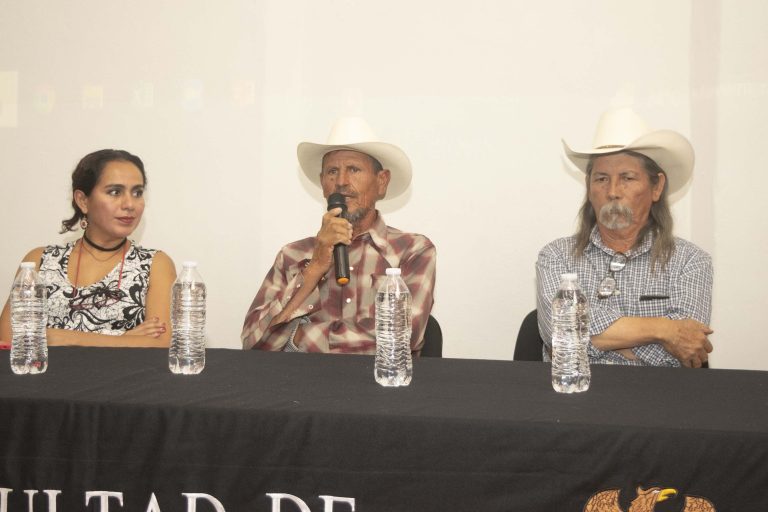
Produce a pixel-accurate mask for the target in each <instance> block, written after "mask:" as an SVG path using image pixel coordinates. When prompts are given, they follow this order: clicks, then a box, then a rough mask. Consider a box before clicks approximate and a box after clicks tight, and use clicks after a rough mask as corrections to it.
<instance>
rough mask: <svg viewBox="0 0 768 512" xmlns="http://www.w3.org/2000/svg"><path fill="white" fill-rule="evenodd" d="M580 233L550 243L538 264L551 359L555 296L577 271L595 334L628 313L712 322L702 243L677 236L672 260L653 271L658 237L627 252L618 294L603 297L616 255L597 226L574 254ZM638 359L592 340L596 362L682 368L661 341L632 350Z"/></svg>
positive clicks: (618, 279)
mask: <svg viewBox="0 0 768 512" xmlns="http://www.w3.org/2000/svg"><path fill="white" fill-rule="evenodd" d="M575 244H576V238H575V237H567V238H560V239H558V240H555V241H554V242H551V243H550V244H548V245H547V246H546V247H544V248H543V249H542V250H541V252H540V253H539V259H538V261H537V262H536V277H537V290H538V291H537V308H538V318H539V331H540V333H541V337H542V338H543V339H544V343H545V345H546V347H545V354H544V358H545V360H548V359H549V358H548V355H547V353H546V351H547V350H551V343H552V341H551V340H552V328H551V325H550V324H551V321H552V299H553V298H554V296H555V293H557V289H558V287H559V286H560V274H564V273H568V272H574V273H576V274H578V276H579V283H580V284H581V288H582V290H584V293H585V294H586V296H587V299H588V300H589V306H590V334H591V335H592V336H596V335H598V334H600V333H602V332H603V331H604V330H605V329H607V328H608V327H609V326H610V325H611V324H612V323H613V322H615V321H616V320H618V319H619V318H621V317H624V316H638V317H667V318H671V319H673V320H680V319H683V318H693V319H694V320H698V321H699V322H702V323H705V324H709V317H710V313H711V307H712V306H711V303H712V259H711V258H710V256H709V254H707V253H706V252H704V251H703V250H701V249H699V248H698V247H697V246H696V245H694V244H692V243H690V242H687V241H685V240H683V239H681V238H675V250H674V252H673V253H672V258H671V260H670V261H669V263H668V264H667V266H666V267H665V268H663V269H660V268H658V267H659V265H657V269H656V271H655V272H651V246H652V237H651V236H650V235H648V236H647V237H646V239H645V240H644V241H643V243H642V244H640V245H639V246H638V247H635V248H633V249H632V250H631V251H629V252H628V253H626V255H627V258H628V261H627V265H626V267H625V268H624V269H623V270H621V271H620V272H617V273H615V274H614V277H615V278H616V288H617V289H618V290H619V292H620V293H619V294H618V295H613V296H611V297H609V298H606V299H601V298H599V297H598V295H597V289H598V285H599V284H600V281H602V279H603V278H604V277H605V276H606V275H607V274H608V263H609V262H610V260H611V258H612V257H613V255H614V254H615V251H613V250H612V249H609V248H608V247H606V246H605V244H603V241H602V239H601V238H600V232H599V231H598V229H597V227H595V228H594V229H593V230H592V234H591V236H590V243H589V245H588V246H587V248H586V250H585V252H584V255H583V256H580V257H578V258H576V257H574V255H573V248H574V246H575ZM632 350H633V352H634V353H635V355H636V356H637V358H638V359H637V360H634V361H633V360H629V359H626V358H625V357H623V356H621V355H620V354H619V353H617V352H614V351H603V350H599V349H597V348H595V347H594V346H592V345H591V344H590V346H589V359H590V362H591V363H603V364H624V365H652V366H680V362H679V361H678V360H677V359H675V358H674V357H673V356H672V355H671V354H669V352H667V351H666V350H664V348H663V347H662V346H661V344H660V343H651V344H648V345H643V346H640V347H635V348H634V349H632Z"/></svg>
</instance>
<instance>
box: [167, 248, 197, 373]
mask: <svg viewBox="0 0 768 512" xmlns="http://www.w3.org/2000/svg"><path fill="white" fill-rule="evenodd" d="M171 329H172V332H171V348H170V350H169V352H168V366H169V368H170V369H171V371H172V372H173V373H181V374H196V373H200V372H201V371H203V368H204V367H205V283H203V279H202V277H200V274H199V273H198V272H197V263H196V262H193V261H185V262H184V263H182V270H181V273H180V274H179V277H178V278H177V279H176V281H175V282H174V283H173V291H172V294H171Z"/></svg>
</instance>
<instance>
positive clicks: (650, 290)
mask: <svg viewBox="0 0 768 512" xmlns="http://www.w3.org/2000/svg"><path fill="white" fill-rule="evenodd" d="M670 304H671V298H670V290H669V283H667V282H666V281H658V280H651V281H650V282H649V283H648V285H647V286H646V287H645V289H644V290H643V292H642V293H641V294H640V296H639V297H638V298H637V308H638V316H667V313H668V312H669V309H670Z"/></svg>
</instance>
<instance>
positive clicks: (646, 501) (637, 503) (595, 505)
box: [584, 487, 717, 512]
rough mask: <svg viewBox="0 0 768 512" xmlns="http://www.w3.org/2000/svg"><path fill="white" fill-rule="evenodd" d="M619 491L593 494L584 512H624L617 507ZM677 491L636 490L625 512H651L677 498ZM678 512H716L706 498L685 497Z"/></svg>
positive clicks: (656, 488)
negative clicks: (659, 504)
mask: <svg viewBox="0 0 768 512" xmlns="http://www.w3.org/2000/svg"><path fill="white" fill-rule="evenodd" d="M619 492H620V491H619V489H610V490H607V491H601V492H598V493H597V494H594V495H593V496H592V497H591V498H589V501H587V504H586V506H585V507H584V512H624V510H622V508H621V507H620V506H619ZM677 494H678V493H677V489H670V488H667V489H662V488H661V487H650V488H648V489H643V488H642V487H638V488H637V497H636V498H635V499H634V500H632V503H630V504H629V510H628V511H627V512H653V510H654V508H655V507H656V504H657V503H659V502H662V501H666V500H668V499H670V498H674V497H675V496H677ZM680 512H717V511H716V509H715V506H714V505H713V504H712V502H711V501H709V500H708V499H706V498H700V497H698V496H685V506H684V507H683V509H682V510H681V511H680Z"/></svg>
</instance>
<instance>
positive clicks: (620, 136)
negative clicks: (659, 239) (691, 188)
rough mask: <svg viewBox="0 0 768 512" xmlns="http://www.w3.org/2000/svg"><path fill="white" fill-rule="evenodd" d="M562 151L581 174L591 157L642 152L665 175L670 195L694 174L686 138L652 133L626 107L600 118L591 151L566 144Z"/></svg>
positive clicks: (691, 151) (604, 114)
mask: <svg viewBox="0 0 768 512" xmlns="http://www.w3.org/2000/svg"><path fill="white" fill-rule="evenodd" d="M563 148H564V150H565V156H566V157H568V160H570V161H571V163H573V164H574V165H575V166H576V167H578V168H579V169H580V170H581V172H584V173H586V172H587V164H588V163H589V158H590V157H591V156H592V155H602V154H604V153H614V152H616V151H624V150H629V151H634V152H636V153H641V154H643V155H645V156H647V157H648V158H650V159H651V160H653V161H654V162H656V164H657V165H658V166H659V167H661V169H662V170H663V171H664V172H665V173H666V175H667V183H668V187H669V188H668V191H669V193H670V194H671V193H673V192H675V191H677V190H679V189H680V188H682V186H683V185H685V183H686V182H687V181H688V179H689V178H690V177H691V173H692V172H693V159H694V157H693V147H692V146H691V143H690V142H688V139H686V138H685V137H683V136H682V135H680V134H679V133H677V132H674V131H672V130H651V129H650V128H648V125H647V124H645V121H643V119H642V118H641V117H640V116H639V115H637V113H636V112H635V111H634V110H632V109H631V108H627V107H625V108H617V109H611V110H608V111H606V112H604V113H603V115H602V116H600V121H599V122H598V123H597V129H596V130H595V139H594V142H593V144H592V148H591V149H588V150H585V151H574V150H572V149H571V148H570V147H568V144H567V143H566V142H565V141H563Z"/></svg>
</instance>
